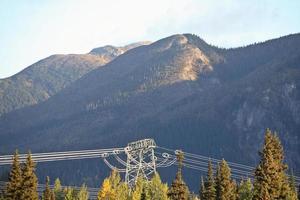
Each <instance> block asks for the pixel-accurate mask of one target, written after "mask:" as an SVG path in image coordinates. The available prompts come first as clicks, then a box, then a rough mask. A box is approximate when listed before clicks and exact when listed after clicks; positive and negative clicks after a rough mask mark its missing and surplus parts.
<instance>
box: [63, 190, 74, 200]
mask: <svg viewBox="0 0 300 200" xmlns="http://www.w3.org/2000/svg"><path fill="white" fill-rule="evenodd" d="M64 194H65V195H64V200H76V198H75V197H74V196H75V191H74V189H73V188H72V187H67V188H65V189H64Z"/></svg>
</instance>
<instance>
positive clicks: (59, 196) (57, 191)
mask: <svg viewBox="0 0 300 200" xmlns="http://www.w3.org/2000/svg"><path fill="white" fill-rule="evenodd" d="M53 192H54V195H55V199H56V200H63V199H64V192H63V190H62V187H61V183H60V180H59V178H57V179H55V182H54V188H53Z"/></svg>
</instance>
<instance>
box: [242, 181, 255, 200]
mask: <svg viewBox="0 0 300 200" xmlns="http://www.w3.org/2000/svg"><path fill="white" fill-rule="evenodd" d="M252 198H253V185H252V183H251V180H250V179H247V180H246V181H244V180H242V181H241V183H240V185H239V187H238V200H252Z"/></svg>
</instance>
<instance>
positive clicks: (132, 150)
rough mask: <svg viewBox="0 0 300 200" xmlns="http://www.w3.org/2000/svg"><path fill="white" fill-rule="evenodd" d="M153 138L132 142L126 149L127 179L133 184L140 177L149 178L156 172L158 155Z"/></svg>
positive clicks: (129, 183)
mask: <svg viewBox="0 0 300 200" xmlns="http://www.w3.org/2000/svg"><path fill="white" fill-rule="evenodd" d="M155 147H156V144H155V142H154V140H153V139H144V140H139V141H136V142H131V143H129V144H128V146H127V148H126V149H125V153H126V155H127V162H126V174H125V181H126V182H127V184H128V185H129V186H133V185H134V184H135V183H136V181H137V178H138V177H143V178H145V179H147V180H149V178H150V177H151V176H152V175H153V174H154V173H155V172H156V157H155V155H154V148H155Z"/></svg>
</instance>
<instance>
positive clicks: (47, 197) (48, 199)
mask: <svg viewBox="0 0 300 200" xmlns="http://www.w3.org/2000/svg"><path fill="white" fill-rule="evenodd" d="M54 198H55V195H54V192H53V191H52V190H51V188H50V178H49V176H47V178H46V187H45V190H44V192H43V200H53V199H54Z"/></svg>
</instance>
